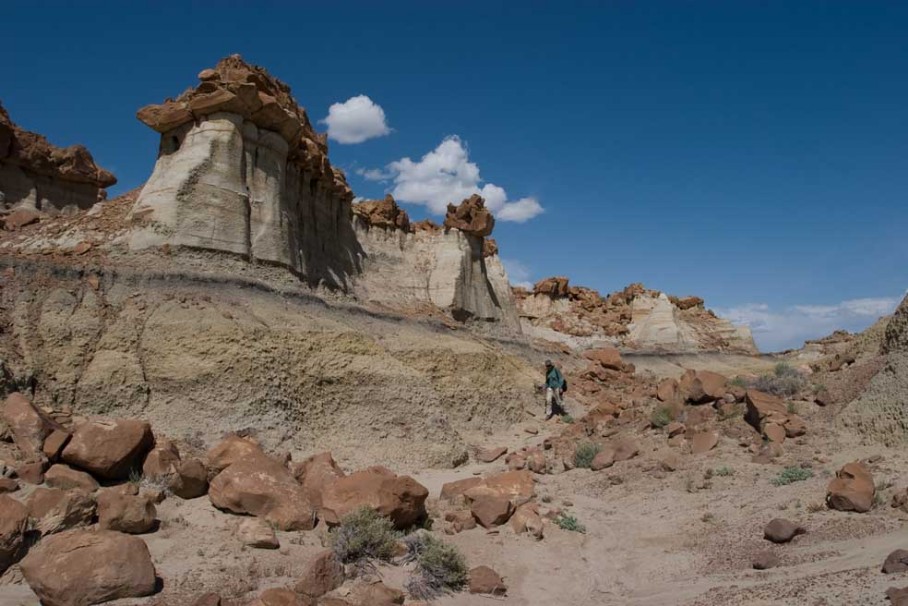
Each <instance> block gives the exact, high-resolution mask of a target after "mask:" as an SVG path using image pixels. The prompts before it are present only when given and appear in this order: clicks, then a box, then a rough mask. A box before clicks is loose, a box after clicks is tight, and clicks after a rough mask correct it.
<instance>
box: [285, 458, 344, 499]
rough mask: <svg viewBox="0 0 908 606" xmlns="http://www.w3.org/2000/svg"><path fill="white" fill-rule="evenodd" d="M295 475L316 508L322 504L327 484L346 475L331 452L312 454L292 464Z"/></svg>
mask: <svg viewBox="0 0 908 606" xmlns="http://www.w3.org/2000/svg"><path fill="white" fill-rule="evenodd" d="M292 470H293V476H294V477H295V478H296V479H297V481H298V482H299V483H300V484H301V485H302V486H303V490H305V491H306V494H307V495H309V501H310V502H311V503H312V505H313V506H314V507H316V508H320V507H321V506H322V491H324V490H325V486H327V485H328V484H330V483H331V482H333V481H334V480H337V479H338V478H342V477H344V475H346V474H344V470H343V469H341V468H340V466H339V465H338V464H337V463H336V462H335V461H334V457H332V456H331V453H330V452H322V453H319V454H315V455H312V456H311V457H308V458H306V459H304V460H303V461H301V462H299V463H294V464H293V465H292Z"/></svg>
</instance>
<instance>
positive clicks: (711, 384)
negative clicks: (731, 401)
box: [679, 370, 728, 404]
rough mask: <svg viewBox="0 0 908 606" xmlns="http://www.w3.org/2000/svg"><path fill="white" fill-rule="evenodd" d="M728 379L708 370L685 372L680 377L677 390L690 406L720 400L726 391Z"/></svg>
mask: <svg viewBox="0 0 908 606" xmlns="http://www.w3.org/2000/svg"><path fill="white" fill-rule="evenodd" d="M727 384H728V379H726V378H725V377H724V376H722V375H720V374H719V373H715V372H711V371H709V370H687V371H686V372H685V373H684V374H683V375H681V380H680V381H679V389H680V392H681V394H682V395H683V396H684V399H685V400H687V401H688V402H690V403H692V404H704V403H706V402H714V401H716V400H721V399H722V398H723V397H724V396H725V393H726V391H727V388H726V386H727Z"/></svg>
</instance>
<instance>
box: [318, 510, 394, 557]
mask: <svg viewBox="0 0 908 606" xmlns="http://www.w3.org/2000/svg"><path fill="white" fill-rule="evenodd" d="M397 538H398V535H397V533H396V532H395V530H394V525H393V524H392V523H391V520H389V519H387V518H384V517H382V516H380V515H379V514H378V513H376V512H375V511H373V510H372V509H369V508H368V507H363V508H361V509H357V510H356V511H354V512H353V513H351V514H349V515H347V516H345V517H344V518H343V519H342V520H341V523H340V525H339V526H338V527H337V528H335V529H334V530H333V531H332V533H331V548H332V549H333V550H334V555H335V556H336V557H337V559H338V560H339V561H341V562H343V563H345V564H349V563H352V562H360V561H363V560H384V561H387V560H390V559H391V557H392V556H393V555H394V547H395V545H396V543H397Z"/></svg>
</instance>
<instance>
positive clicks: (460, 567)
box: [404, 532, 469, 600]
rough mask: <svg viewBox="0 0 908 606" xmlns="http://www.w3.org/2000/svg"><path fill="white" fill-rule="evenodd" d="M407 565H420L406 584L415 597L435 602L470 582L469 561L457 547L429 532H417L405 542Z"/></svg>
mask: <svg viewBox="0 0 908 606" xmlns="http://www.w3.org/2000/svg"><path fill="white" fill-rule="evenodd" d="M404 545H406V547H407V555H406V556H405V558H404V559H405V561H410V562H416V568H415V569H414V571H413V575H412V576H411V577H410V579H409V580H408V581H407V583H406V589H407V591H408V592H409V593H410V595H411V596H413V597H415V598H417V599H419V600H431V599H433V598H435V597H437V596H439V595H441V594H442V593H445V592H448V591H459V590H461V589H463V587H464V586H465V585H466V584H467V581H468V580H469V568H468V567H467V561H466V558H464V557H463V554H461V553H460V551H458V550H457V548H456V547H454V546H453V545H450V544H448V543H445V542H444V541H442V540H441V539H438V538H436V537H435V536H434V535H431V534H429V533H427V532H417V533H414V534H411V535H410V536H408V537H406V538H405V539H404Z"/></svg>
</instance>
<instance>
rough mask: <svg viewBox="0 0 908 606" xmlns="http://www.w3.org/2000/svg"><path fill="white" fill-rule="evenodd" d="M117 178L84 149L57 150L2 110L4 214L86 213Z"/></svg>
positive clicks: (0, 200) (0, 194) (0, 198)
mask: <svg viewBox="0 0 908 606" xmlns="http://www.w3.org/2000/svg"><path fill="white" fill-rule="evenodd" d="M116 182H117V179H116V177H114V176H113V174H111V173H110V171H107V170H104V169H103V168H100V167H99V166H98V165H97V164H95V161H94V158H92V156H91V153H89V151H88V149H86V148H85V147H84V146H82V145H71V146H69V147H63V148H61V147H57V146H56V145H53V144H51V143H50V142H49V141H48V140H47V139H46V138H45V137H44V136H43V135H39V134H37V133H33V132H31V131H27V130H25V129H23V128H21V127H19V126H18V125H17V124H15V123H14V122H13V121H12V119H11V118H10V116H9V113H7V111H6V110H5V109H4V108H3V106H2V105H0V214H2V213H6V212H9V211H11V210H15V209H28V210H33V211H41V212H43V213H48V214H57V213H60V212H69V211H74V210H84V209H87V208H89V207H91V206H93V205H94V204H95V203H96V202H98V201H99V200H102V199H104V198H105V197H106V191H105V188H107V187H110V186H111V185H114V184H115V183H116Z"/></svg>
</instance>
